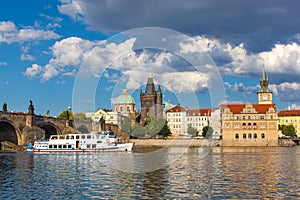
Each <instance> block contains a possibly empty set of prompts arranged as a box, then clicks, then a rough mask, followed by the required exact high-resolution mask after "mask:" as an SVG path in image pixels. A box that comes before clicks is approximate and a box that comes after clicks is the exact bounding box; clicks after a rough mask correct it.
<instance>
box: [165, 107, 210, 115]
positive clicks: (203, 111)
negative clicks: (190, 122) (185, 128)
mask: <svg viewBox="0 0 300 200" xmlns="http://www.w3.org/2000/svg"><path fill="white" fill-rule="evenodd" d="M211 111H212V109H211V108H198V109H191V110H189V109H188V108H183V107H181V106H175V107H173V108H171V109H169V110H167V111H166V112H167V113H170V112H186V113H187V116H196V115H198V116H199V114H200V116H210V115H211Z"/></svg>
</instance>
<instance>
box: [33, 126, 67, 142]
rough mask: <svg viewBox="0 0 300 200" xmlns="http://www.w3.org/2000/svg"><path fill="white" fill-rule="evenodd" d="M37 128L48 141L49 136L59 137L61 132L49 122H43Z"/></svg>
mask: <svg viewBox="0 0 300 200" xmlns="http://www.w3.org/2000/svg"><path fill="white" fill-rule="evenodd" d="M37 126H38V127H39V128H41V129H43V130H44V131H45V138H46V139H49V138H50V136H51V135H60V134H62V131H61V130H60V129H59V128H58V126H56V125H54V124H52V123H51V122H45V123H41V124H38V125H37Z"/></svg>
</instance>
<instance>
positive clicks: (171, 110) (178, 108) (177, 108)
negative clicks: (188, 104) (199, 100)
mask: <svg viewBox="0 0 300 200" xmlns="http://www.w3.org/2000/svg"><path fill="white" fill-rule="evenodd" d="M186 110H187V108H183V107H181V106H175V107H173V108H171V109H169V110H167V111H166V112H185V111H186Z"/></svg>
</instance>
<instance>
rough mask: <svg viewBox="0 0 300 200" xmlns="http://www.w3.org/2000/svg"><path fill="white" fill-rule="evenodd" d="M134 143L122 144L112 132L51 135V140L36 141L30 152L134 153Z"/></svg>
mask: <svg viewBox="0 0 300 200" xmlns="http://www.w3.org/2000/svg"><path fill="white" fill-rule="evenodd" d="M133 144H134V143H122V142H121V139H120V138H115V134H114V132H112V131H105V132H100V133H86V134H66V135H51V136H50V138H49V140H36V141H34V143H33V145H32V144H31V143H30V144H29V145H28V146H27V151H28V152H103V151H109V152H121V151H125V152H126V151H132V148H133Z"/></svg>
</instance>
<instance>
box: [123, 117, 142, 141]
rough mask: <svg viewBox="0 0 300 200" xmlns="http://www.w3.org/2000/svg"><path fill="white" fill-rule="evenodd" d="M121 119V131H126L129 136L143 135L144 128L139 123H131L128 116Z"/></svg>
mask: <svg viewBox="0 0 300 200" xmlns="http://www.w3.org/2000/svg"><path fill="white" fill-rule="evenodd" d="M122 119H123V122H122V125H121V128H122V131H123V132H125V133H127V134H128V135H129V136H130V137H135V138H138V137H143V136H144V135H145V130H144V129H143V127H142V126H141V125H140V124H136V123H134V124H133V123H132V121H131V119H130V118H129V117H123V118H122Z"/></svg>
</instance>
